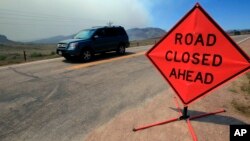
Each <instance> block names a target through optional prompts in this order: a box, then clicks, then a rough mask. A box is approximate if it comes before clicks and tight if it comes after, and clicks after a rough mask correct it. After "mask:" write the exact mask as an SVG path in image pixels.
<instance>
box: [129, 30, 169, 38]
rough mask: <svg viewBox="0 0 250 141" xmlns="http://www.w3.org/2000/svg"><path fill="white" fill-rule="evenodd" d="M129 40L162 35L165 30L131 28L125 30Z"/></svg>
mask: <svg viewBox="0 0 250 141" xmlns="http://www.w3.org/2000/svg"><path fill="white" fill-rule="evenodd" d="M127 34H128V36H129V40H130V41H134V40H145V39H151V38H157V37H162V36H163V35H165V34H166V31H165V30H163V29H160V28H153V27H148V28H132V29H128V30H127Z"/></svg>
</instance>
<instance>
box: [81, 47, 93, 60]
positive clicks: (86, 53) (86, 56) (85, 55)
mask: <svg viewBox="0 0 250 141" xmlns="http://www.w3.org/2000/svg"><path fill="white" fill-rule="evenodd" d="M92 58H93V54H92V52H91V51H90V50H83V51H82V54H81V58H80V59H81V60H82V61H83V62H89V61H90V60H91V59H92Z"/></svg>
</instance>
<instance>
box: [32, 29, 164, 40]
mask: <svg viewBox="0 0 250 141" xmlns="http://www.w3.org/2000/svg"><path fill="white" fill-rule="evenodd" d="M165 33H166V31H164V30H163V29H160V28H153V27H148V28H132V29H128V30H127V34H128V36H129V40H130V41H133V40H144V39H150V38H157V37H162V36H163V35H164V34H165ZM73 36H74V34H72V35H69V36H54V37H50V38H45V39H40V40H35V41H32V43H43V44H48V43H58V42H59V41H61V40H65V39H70V38H72V37H73Z"/></svg>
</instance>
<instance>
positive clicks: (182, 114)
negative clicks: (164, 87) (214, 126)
mask: <svg viewBox="0 0 250 141" xmlns="http://www.w3.org/2000/svg"><path fill="white" fill-rule="evenodd" d="M174 100H175V104H176V108H177V109H178V112H179V114H180V116H179V117H177V118H172V119H169V120H166V121H161V122H157V123H153V124H149V125H146V126H142V127H138V128H134V129H133V131H134V132H136V131H139V130H143V129H147V128H150V127H154V126H158V125H163V124H167V123H170V122H174V121H178V120H186V123H187V125H188V129H189V132H190V134H191V135H192V138H193V140H194V141H197V137H196V134H195V132H194V129H193V127H192V125H191V123H190V120H193V119H197V118H202V117H206V116H210V115H215V114H218V113H223V112H226V110H224V109H222V110H218V111H215V112H211V113H206V114H201V115H196V116H190V115H188V106H184V109H183V111H181V108H180V106H179V104H178V101H177V99H176V97H174Z"/></svg>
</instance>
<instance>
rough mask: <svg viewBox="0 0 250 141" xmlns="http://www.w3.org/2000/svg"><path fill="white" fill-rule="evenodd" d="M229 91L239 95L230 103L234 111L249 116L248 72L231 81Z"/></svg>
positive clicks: (249, 74) (249, 78)
mask: <svg viewBox="0 0 250 141" xmlns="http://www.w3.org/2000/svg"><path fill="white" fill-rule="evenodd" d="M229 91H230V92H233V93H235V94H236V95H240V97H236V98H234V99H233V100H232V102H231V104H232V106H233V107H234V109H235V110H236V111H238V112H239V113H241V114H243V115H246V116H248V117H250V72H248V73H246V74H245V75H243V76H242V77H240V78H239V79H237V80H235V81H234V82H232V85H231V86H230V87H229Z"/></svg>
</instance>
